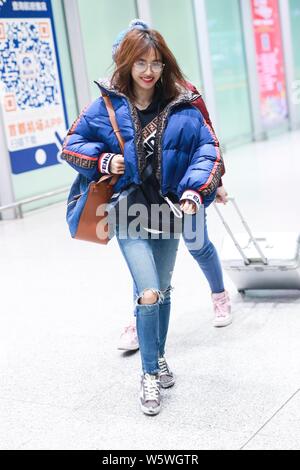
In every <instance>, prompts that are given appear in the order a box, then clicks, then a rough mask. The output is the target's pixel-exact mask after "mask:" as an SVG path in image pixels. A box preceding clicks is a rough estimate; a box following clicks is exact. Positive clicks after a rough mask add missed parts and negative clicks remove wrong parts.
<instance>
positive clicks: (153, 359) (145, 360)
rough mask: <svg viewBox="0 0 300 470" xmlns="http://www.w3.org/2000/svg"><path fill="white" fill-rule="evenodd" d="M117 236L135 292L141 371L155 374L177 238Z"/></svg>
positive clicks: (166, 319) (161, 350)
mask: <svg viewBox="0 0 300 470" xmlns="http://www.w3.org/2000/svg"><path fill="white" fill-rule="evenodd" d="M117 239H118V243H119V246H120V248H121V251H122V253H123V256H124V258H125V260H126V263H127V265H128V268H129V270H130V272H131V275H132V278H133V282H134V284H135V286H136V289H137V293H138V295H137V303H136V315H137V333H138V338H139V345H140V351H141V359H142V366H143V372H144V373H149V374H157V373H158V372H159V366H158V358H159V355H160V354H163V353H164V348H165V341H166V337H167V331H168V324H169V316H170V290H171V289H170V283H171V277H172V273H173V269H174V264H175V260H176V254H177V249H178V243H179V240H174V239H171V240H162V239H159V240H147V239H146V240H145V239H142V238H139V239H130V238H126V239H122V238H120V237H119V234H117ZM147 299H148V300H147ZM160 320H161V321H160Z"/></svg>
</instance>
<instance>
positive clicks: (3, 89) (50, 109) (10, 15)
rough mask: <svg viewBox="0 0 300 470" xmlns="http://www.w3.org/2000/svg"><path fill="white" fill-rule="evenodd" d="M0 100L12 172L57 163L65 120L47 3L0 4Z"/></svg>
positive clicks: (5, 1)
mask: <svg viewBox="0 0 300 470" xmlns="http://www.w3.org/2000/svg"><path fill="white" fill-rule="evenodd" d="M0 100H1V106H2V115H3V119H4V128H5V134H6V140H7V147H8V151H9V154H10V159H11V167H12V172H13V173H14V174H19V173H24V172H27V171H32V170H36V169H39V168H43V167H47V166H51V165H57V164H59V163H60V159H59V148H60V141H61V137H62V136H64V134H65V132H66V128H67V127H68V122H67V118H66V110H65V102H64V94H63V87H62V81H61V73H60V66H59V60H58V53H57V45H56V39H55V30H54V23H53V15H52V8H51V2H50V0H44V1H36V0H34V1H30V2H27V1H12V0H0Z"/></svg>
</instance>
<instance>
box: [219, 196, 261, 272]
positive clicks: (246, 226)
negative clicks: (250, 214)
mask: <svg viewBox="0 0 300 470" xmlns="http://www.w3.org/2000/svg"><path fill="white" fill-rule="evenodd" d="M228 201H230V202H231V203H232V205H233V207H234V208H235V210H236V212H237V213H238V215H239V217H240V219H241V221H242V224H243V226H244V227H245V229H246V231H247V233H248V235H249V237H250V239H251V241H252V242H253V245H254V246H255V248H256V250H257V251H258V253H259V256H260V258H261V261H262V262H263V264H268V260H267V258H266V257H265V255H264V254H263V252H262V250H261V248H260V246H259V244H258V243H257V241H256V239H255V237H254V236H253V234H252V232H251V230H250V227H249V225H248V224H247V222H246V220H245V219H244V217H243V215H242V213H241V211H240V209H239V208H238V205H237V203H236V202H235V199H234V198H233V197H230V198H228ZM214 206H215V209H216V211H217V213H218V214H219V217H220V219H221V220H222V222H223V224H224V227H225V228H226V230H227V232H228V233H229V235H230V237H231V238H232V240H233V243H234V244H235V246H236V248H237V249H238V251H239V252H240V254H241V256H242V258H243V260H244V263H245V264H247V265H249V264H251V260H250V259H249V258H247V256H246V255H245V253H244V251H243V249H242V247H241V245H240V244H239V242H238V241H237V239H236V237H235V236H234V234H233V232H232V230H231V229H230V227H229V225H228V223H227V222H226V220H225V219H224V217H223V215H222V213H221V211H220V209H219V208H218V206H217V203H216V202H215V203H214Z"/></svg>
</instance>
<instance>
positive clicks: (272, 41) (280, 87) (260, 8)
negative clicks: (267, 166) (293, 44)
mask: <svg viewBox="0 0 300 470" xmlns="http://www.w3.org/2000/svg"><path fill="white" fill-rule="evenodd" d="M251 3H252V17H253V28H254V35H255V45H256V64H257V72H258V76H259V85H260V103H261V114H262V119H263V123H264V125H265V127H266V128H268V127H274V125H276V124H280V123H282V122H284V121H285V120H286V119H287V117H288V105H287V96H286V81H285V72H284V59H283V45H282V36H281V25H280V12H279V5H278V0H251Z"/></svg>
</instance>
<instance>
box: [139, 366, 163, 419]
mask: <svg viewBox="0 0 300 470" xmlns="http://www.w3.org/2000/svg"><path fill="white" fill-rule="evenodd" d="M160 399H161V397H160V383H159V376H158V375H150V374H142V377H141V390H140V406H141V410H142V412H143V413H145V414H146V415H150V416H155V415H157V414H158V413H159V412H160Z"/></svg>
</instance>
